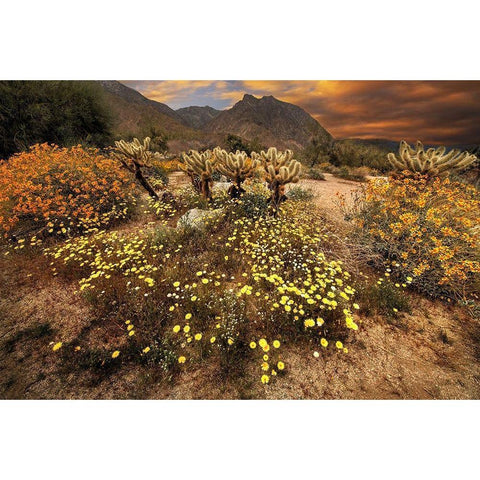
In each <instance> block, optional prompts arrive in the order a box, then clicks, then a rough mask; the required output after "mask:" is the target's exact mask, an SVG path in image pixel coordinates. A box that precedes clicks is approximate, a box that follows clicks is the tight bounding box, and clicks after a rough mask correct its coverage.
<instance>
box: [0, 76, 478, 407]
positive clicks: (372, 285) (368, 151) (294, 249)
mask: <svg viewBox="0 0 480 480" xmlns="http://www.w3.org/2000/svg"><path fill="white" fill-rule="evenodd" d="M132 83H133V82H132ZM407 83H408V82H407ZM447 83H448V82H447ZM477 83H478V82H477ZM445 88H446V87H445ZM449 88H450V87H449ZM0 93H1V96H0V98H2V103H1V105H0V106H1V110H0V133H1V138H2V143H1V145H0V158H2V159H3V160H1V161H0V173H1V174H0V232H1V234H2V238H1V243H0V247H1V250H0V279H1V281H0V319H1V321H0V372H1V380H0V397H1V398H3V399H478V398H479V397H480V362H479V359H480V305H479V291H480V288H479V287H480V246H479V241H478V240H479V238H478V236H479V232H480V225H479V212H480V208H479V207H480V204H479V192H478V188H479V185H480V182H479V178H480V176H479V161H478V152H479V148H478V145H477V144H476V143H475V141H476V139H475V138H472V141H471V142H461V143H460V142H459V143H455V144H450V145H441V144H437V143H433V142H430V140H429V139H428V138H427V141H426V142H425V144H424V143H422V142H420V141H418V142H416V143H414V144H412V143H411V142H410V143H409V142H408V141H395V140H387V139H382V138H356V137H351V138H348V137H346V138H336V137H334V136H333V135H332V134H331V133H330V132H329V130H328V129H327V128H325V127H324V126H322V125H321V124H320V123H319V122H318V120H317V119H316V118H314V117H313V116H312V115H310V114H309V113H307V111H305V110H304V109H303V108H301V107H300V106H297V105H294V104H291V103H289V102H285V101H282V100H279V99H277V98H275V97H274V96H272V95H264V96H261V97H257V96H255V95H252V94H250V93H245V94H244V95H243V96H242V97H241V99H240V100H239V101H237V102H236V103H234V104H233V105H232V106H231V107H230V108H226V109H223V110H221V109H216V108H213V107H210V106H205V107H199V106H189V107H181V108H177V109H176V110H174V109H172V108H170V107H169V106H168V105H167V104H164V103H161V102H158V101H156V100H152V99H150V98H147V97H146V96H144V95H142V94H141V93H140V92H139V91H138V90H136V89H134V88H130V87H129V86H127V85H126V84H124V83H121V82H116V81H99V82H20V81H19V82H13V81H12V82H7V81H4V82H0ZM60 111H61V112H63V113H62V115H63V117H62V115H60V114H59V115H58V116H57V115H54V114H53V113H56V112H60ZM52 112H53V113H52Z"/></svg>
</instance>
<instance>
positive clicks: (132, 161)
mask: <svg viewBox="0 0 480 480" xmlns="http://www.w3.org/2000/svg"><path fill="white" fill-rule="evenodd" d="M115 147H116V148H115V156H116V158H117V159H118V160H119V161H120V162H121V164H122V166H123V167H125V168H126V169H127V170H129V171H130V172H132V173H134V174H135V178H136V179H137V180H138V181H139V183H140V184H141V185H142V187H143V188H145V190H146V191H147V192H148V194H149V195H150V196H151V197H152V198H154V199H156V200H157V199H158V198H159V197H158V194H157V192H155V189H154V188H153V187H152V186H151V185H150V183H149V182H148V180H147V179H146V178H145V175H144V174H143V171H142V168H143V167H149V166H150V160H152V159H154V158H157V156H158V153H155V152H152V151H151V150H150V137H146V138H145V139H144V140H143V143H142V142H140V140H138V138H134V139H133V141H132V142H126V141H125V140H119V141H117V142H115Z"/></svg>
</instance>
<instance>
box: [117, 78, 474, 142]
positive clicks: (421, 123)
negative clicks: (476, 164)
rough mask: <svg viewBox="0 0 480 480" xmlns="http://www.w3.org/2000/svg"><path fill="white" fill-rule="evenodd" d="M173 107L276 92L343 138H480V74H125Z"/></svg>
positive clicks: (225, 103) (227, 102)
mask: <svg viewBox="0 0 480 480" xmlns="http://www.w3.org/2000/svg"><path fill="white" fill-rule="evenodd" d="M122 83H124V84H125V85H127V86H129V87H131V88H134V89H136V90H138V91H139V92H140V93H142V94H143V95H144V96H146V97H147V98H150V99H152V100H156V101H158V102H161V103H165V104H167V105H168V106H170V107H171V108H173V109H175V110H177V109H178V108H182V107H187V106H194V105H195V106H207V105H208V106H210V107H213V108H217V109H219V110H224V109H227V108H230V107H231V106H233V105H234V104H235V103H236V102H238V101H240V100H241V99H242V98H243V95H244V94H245V93H249V94H251V95H254V96H256V97H262V96H264V95H273V96H274V97H275V98H278V99H279V100H282V101H285V102H288V103H293V104H295V105H298V106H299V107H301V108H303V109H304V110H305V111H307V112H308V113H309V114H310V115H311V116H312V117H313V118H315V119H316V120H317V121H318V122H319V123H320V124H321V125H322V126H323V127H325V128H326V129H327V130H328V131H329V132H330V133H331V134H332V135H333V136H334V137H336V138H346V137H349V138H385V139H390V140H400V139H405V140H407V141H410V142H413V141H415V140H417V139H420V140H422V141H424V142H425V143H445V144H474V143H479V142H480V128H479V127H478V125H480V81H381V80H380V81H363V80H362V81H351V80H347V81H333V80H322V81H308V80H307V81H292V80H285V81H277V80H272V81H269V80H235V81H231V80H211V81H210V80H198V81H196V80H179V81H176V80H166V81H152V80H148V81H133V80H129V81H123V82H122Z"/></svg>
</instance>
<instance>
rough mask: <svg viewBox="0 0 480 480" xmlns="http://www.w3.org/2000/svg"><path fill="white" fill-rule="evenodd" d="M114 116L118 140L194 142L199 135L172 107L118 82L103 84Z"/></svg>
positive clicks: (103, 82) (115, 133) (114, 130)
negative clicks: (144, 138)
mask: <svg viewBox="0 0 480 480" xmlns="http://www.w3.org/2000/svg"><path fill="white" fill-rule="evenodd" d="M100 84H101V86H102V87H103V90H104V92H105V97H106V101H107V104H108V107H109V109H110V111H111V113H112V116H113V119H114V124H113V133H114V135H116V136H132V135H133V136H147V135H150V136H151V135H152V134H153V132H155V133H156V134H163V135H167V137H168V138H169V139H195V138H197V137H198V132H196V131H195V130H193V129H191V128H190V127H188V126H187V125H186V124H185V122H184V120H183V119H182V117H181V116H180V115H178V113H176V112H175V110H173V109H171V108H170V107H169V106H167V105H165V104H163V103H160V102H156V101H154V100H150V99H148V98H146V97H144V96H143V95H142V94H141V93H139V92H137V91H136V90H134V89H132V88H129V87H127V86H125V85H123V84H121V83H120V82H117V81H100Z"/></svg>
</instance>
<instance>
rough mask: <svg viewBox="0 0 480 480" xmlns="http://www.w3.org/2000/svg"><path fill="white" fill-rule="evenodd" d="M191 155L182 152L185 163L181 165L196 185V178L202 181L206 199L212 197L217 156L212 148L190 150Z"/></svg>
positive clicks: (201, 185)
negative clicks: (200, 151) (199, 150)
mask: <svg viewBox="0 0 480 480" xmlns="http://www.w3.org/2000/svg"><path fill="white" fill-rule="evenodd" d="M189 153H190V155H187V154H186V153H185V152H184V153H182V161H183V163H180V164H179V167H180V168H181V169H182V170H183V171H184V172H185V173H186V174H187V175H188V176H189V177H190V178H191V180H192V184H193V186H195V182H196V178H198V179H199V181H200V192H201V194H202V195H203V196H204V198H206V199H210V198H211V197H212V192H211V185H212V184H213V179H212V174H213V170H214V165H215V158H214V157H213V154H212V152H211V151H210V150H206V151H205V152H203V153H199V152H197V151H196V150H190V152H189Z"/></svg>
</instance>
